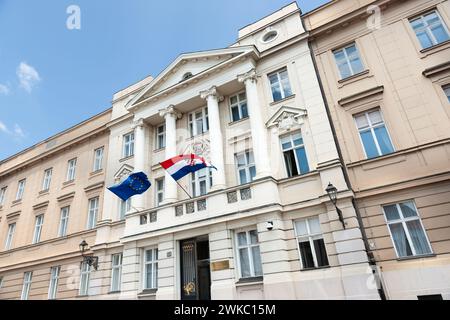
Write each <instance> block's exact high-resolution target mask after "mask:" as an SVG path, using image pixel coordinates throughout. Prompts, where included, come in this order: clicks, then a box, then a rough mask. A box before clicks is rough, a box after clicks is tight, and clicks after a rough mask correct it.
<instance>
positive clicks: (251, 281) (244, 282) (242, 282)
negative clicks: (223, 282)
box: [236, 276, 263, 287]
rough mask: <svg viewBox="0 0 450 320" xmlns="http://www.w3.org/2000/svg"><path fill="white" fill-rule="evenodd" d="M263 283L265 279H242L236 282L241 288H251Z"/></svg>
mask: <svg viewBox="0 0 450 320" xmlns="http://www.w3.org/2000/svg"><path fill="white" fill-rule="evenodd" d="M262 283H263V277H262V276H261V277H248V278H241V279H239V280H238V281H237V282H236V287H240V286H250V285H255V284H262Z"/></svg>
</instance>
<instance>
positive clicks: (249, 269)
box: [236, 230, 263, 278]
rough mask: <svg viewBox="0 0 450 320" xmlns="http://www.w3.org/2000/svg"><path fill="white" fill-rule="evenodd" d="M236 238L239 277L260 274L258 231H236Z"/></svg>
mask: <svg viewBox="0 0 450 320" xmlns="http://www.w3.org/2000/svg"><path fill="white" fill-rule="evenodd" d="M236 238H237V249H238V256H239V270H240V275H241V278H248V277H258V276H262V274H263V273H262V264H261V253H260V252H259V242H258V231H256V230H250V231H243V232H238V233H237V237H236Z"/></svg>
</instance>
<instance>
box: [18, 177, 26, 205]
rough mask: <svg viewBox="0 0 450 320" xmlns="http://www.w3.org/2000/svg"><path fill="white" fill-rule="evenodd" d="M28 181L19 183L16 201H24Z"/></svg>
mask: <svg viewBox="0 0 450 320" xmlns="http://www.w3.org/2000/svg"><path fill="white" fill-rule="evenodd" d="M26 182H27V179H26V178H25V179H21V180H19V182H17V192H16V201H19V200H22V199H23V194H24V193H25V185H26Z"/></svg>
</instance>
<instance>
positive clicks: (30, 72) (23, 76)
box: [16, 62, 41, 92]
mask: <svg viewBox="0 0 450 320" xmlns="http://www.w3.org/2000/svg"><path fill="white" fill-rule="evenodd" d="M16 73H17V76H18V77H19V81H20V86H21V87H22V88H23V89H25V90H26V91H27V92H31V90H32V89H33V86H35V85H36V84H37V83H38V82H39V81H41V77H40V76H39V73H38V72H37V71H36V69H35V68H34V67H33V66H30V65H29V64H27V63H26V62H21V63H20V64H19V66H18V67H17V71H16Z"/></svg>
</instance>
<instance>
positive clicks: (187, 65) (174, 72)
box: [127, 46, 257, 108]
mask: <svg viewBox="0 0 450 320" xmlns="http://www.w3.org/2000/svg"><path fill="white" fill-rule="evenodd" d="M249 53H255V54H257V50H256V48H255V47H253V46H243V47H233V48H226V49H216V50H208V51H200V52H193V53H183V54H181V55H179V56H178V57H177V58H176V59H175V60H174V61H173V62H172V63H171V64H170V65H169V66H168V67H167V68H165V69H164V70H163V71H162V72H161V73H160V74H159V75H158V76H157V77H156V78H155V79H154V80H153V81H152V82H150V83H149V84H148V85H147V86H146V87H145V88H144V89H142V90H141V91H140V92H139V93H138V94H137V95H136V96H135V97H134V98H133V99H132V100H131V101H130V102H129V103H128V104H127V108H132V107H133V106H134V105H135V104H137V103H139V102H141V101H143V100H145V99H147V98H149V97H151V96H153V95H157V94H158V93H161V92H163V91H167V90H169V89H171V88H175V87H176V86H178V85H180V86H181V85H183V84H187V83H189V82H190V81H191V80H194V81H198V79H199V77H201V75H203V74H205V73H206V72H208V71H211V70H213V69H214V68H219V67H220V66H222V65H224V64H226V63H227V62H229V61H230V60H234V59H239V57H240V56H243V55H246V54H249ZM195 79H197V80H195Z"/></svg>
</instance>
